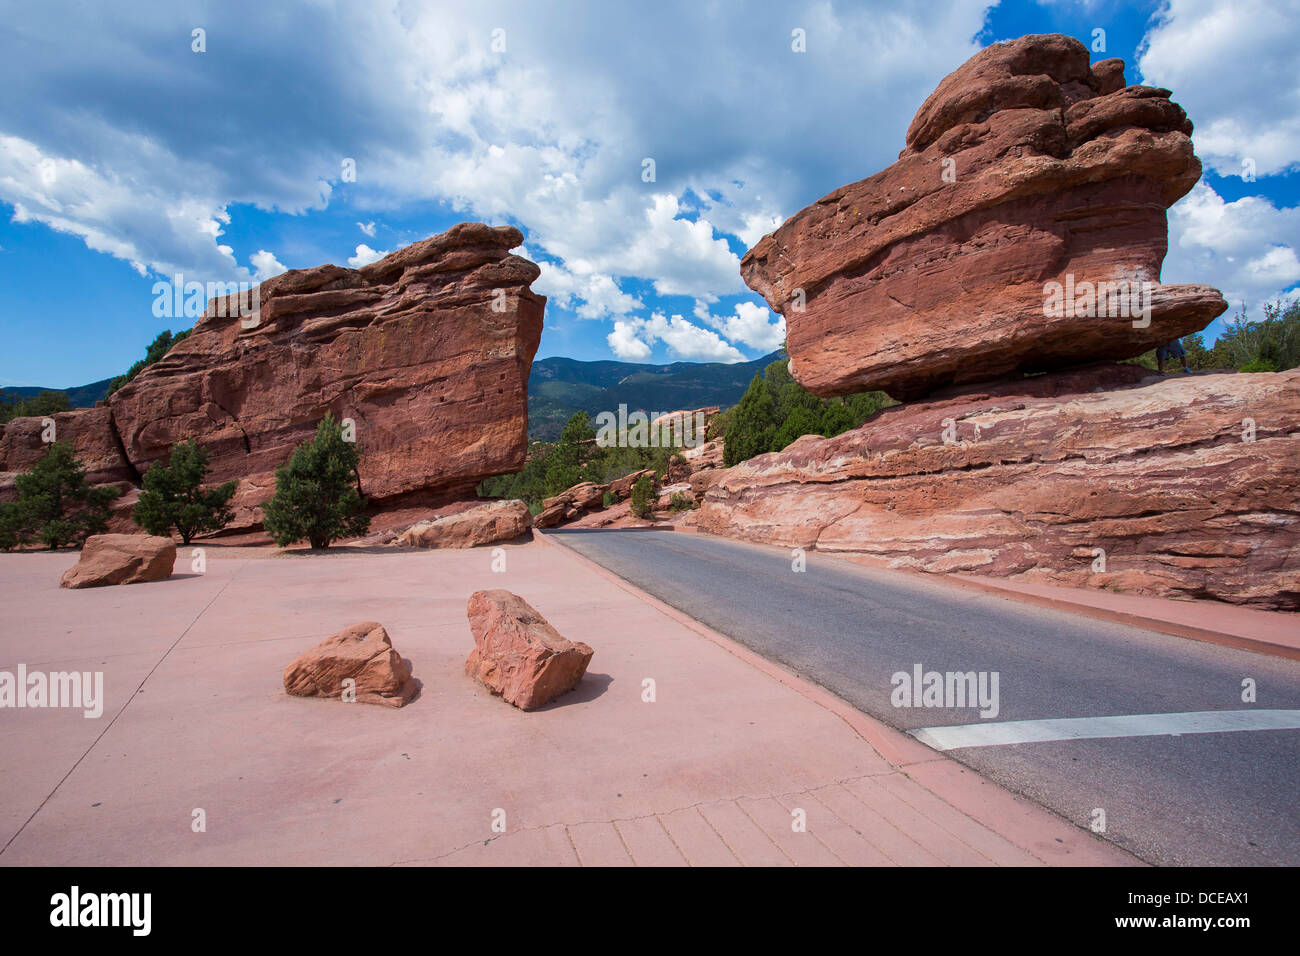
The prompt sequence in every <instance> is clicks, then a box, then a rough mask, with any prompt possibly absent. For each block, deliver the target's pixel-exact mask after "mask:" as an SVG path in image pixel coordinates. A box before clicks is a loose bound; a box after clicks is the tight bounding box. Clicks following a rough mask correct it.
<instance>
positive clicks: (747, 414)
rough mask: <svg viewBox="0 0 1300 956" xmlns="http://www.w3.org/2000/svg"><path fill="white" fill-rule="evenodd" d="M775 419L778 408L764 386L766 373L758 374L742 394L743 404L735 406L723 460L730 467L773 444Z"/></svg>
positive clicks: (725, 440) (724, 443)
mask: <svg viewBox="0 0 1300 956" xmlns="http://www.w3.org/2000/svg"><path fill="white" fill-rule="evenodd" d="M775 421H776V412H775V409H774V408H773V407H772V399H771V397H770V396H769V395H768V392H767V388H766V387H765V386H764V383H763V376H762V375H755V376H754V380H753V381H752V382H750V383H749V388H747V389H745V394H744V395H742V396H741V398H740V404H738V405H737V406H736V412H735V414H734V415H733V416H732V418H731V424H730V425H728V426H727V434H726V437H725V438H724V439H723V445H722V463H723V464H724V465H726V466H727V467H728V468H730V467H731V466H732V465H735V464H738V463H739V462H742V461H745V460H746V459H748V458H753V457H754V456H755V455H761V454H763V452H765V451H767V450H768V449H769V448H770V447H771V445H772V433H773V432H774V431H775V428H774V422H775Z"/></svg>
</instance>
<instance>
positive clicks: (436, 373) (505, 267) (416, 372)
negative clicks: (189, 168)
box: [0, 223, 546, 530]
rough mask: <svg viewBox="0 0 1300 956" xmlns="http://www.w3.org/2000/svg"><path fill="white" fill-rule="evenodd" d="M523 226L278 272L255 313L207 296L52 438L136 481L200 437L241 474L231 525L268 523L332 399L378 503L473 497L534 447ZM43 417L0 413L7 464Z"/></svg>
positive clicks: (0, 462)
mask: <svg viewBox="0 0 1300 956" xmlns="http://www.w3.org/2000/svg"><path fill="white" fill-rule="evenodd" d="M522 242H523V236H522V235H521V234H520V232H519V230H517V229H515V228H513V227H509V226H498V227H491V226H486V225H482V224H479V223H462V224H460V225H458V226H454V227H453V228H452V229H450V230H448V231H447V232H445V233H443V234H442V235H439V236H434V237H432V238H430V239H426V240H424V241H422V242H417V243H415V244H414V245H411V246H407V247H406V248H404V249H400V250H398V251H397V252H394V253H392V254H390V255H388V256H385V257H384V258H383V259H380V260H379V261H378V262H375V263H372V264H371V265H367V266H363V267H361V268H360V269H345V268H341V267H339V266H333V265H326V266H319V267H317V268H314V269H293V270H290V271H289V272H286V273H284V274H283V275H280V276H276V277H275V278H273V279H268V280H267V281H266V282H263V283H262V284H261V286H260V290H259V302H258V305H259V309H258V313H257V315H256V322H254V321H253V319H252V317H249V316H247V314H242V315H241V314H239V313H240V310H239V309H238V308H237V307H236V306H235V304H234V301H233V297H232V298H231V299H221V300H213V301H212V302H209V303H208V308H207V311H206V312H205V314H204V316H203V318H201V319H200V320H199V322H198V323H197V324H196V325H195V327H194V331H193V333H192V334H191V335H190V336H188V337H187V338H186V339H184V340H183V341H181V342H180V343H178V344H177V345H176V346H174V347H173V348H172V349H171V351H169V352H168V353H167V355H166V356H164V357H163V358H162V359H161V360H159V361H158V362H156V363H154V364H153V365H150V366H148V367H147V368H145V369H144V371H142V372H141V373H140V374H139V375H137V376H136V377H135V378H134V379H133V380H132V381H131V382H129V383H128V384H126V385H125V386H123V387H122V388H121V389H119V390H118V391H117V392H115V393H114V394H113V395H112V396H111V397H110V399H109V401H108V406H107V407H106V408H95V409H86V410H83V411H78V412H71V413H66V414H65V415H60V416H55V418H56V423H57V425H58V428H59V434H58V437H59V438H61V439H62V438H67V439H69V440H71V441H73V442H74V444H75V445H76V447H77V450H78V453H79V454H81V455H82V456H83V457H84V458H86V459H87V460H88V463H89V467H90V469H91V471H92V478H93V480H96V481H114V480H121V479H127V480H132V479H134V480H137V481H138V479H139V473H140V472H143V471H144V469H145V468H147V467H148V466H149V465H150V464H151V463H152V462H154V461H157V460H158V459H161V458H164V457H166V456H167V455H168V454H169V453H170V449H171V447H172V445H174V444H175V443H176V442H178V441H182V440H184V439H190V438H193V439H197V440H198V441H199V442H200V443H201V444H202V445H203V446H204V447H205V448H207V449H208V451H209V452H210V453H211V456H212V461H211V468H210V471H209V474H208V480H209V481H210V482H212V483H219V482H222V481H226V480H228V479H232V478H234V479H238V480H239V488H238V490H237V491H236V495H235V498H234V500H233V501H232V508H233V510H234V514H235V520H234V522H233V523H232V525H231V526H230V527H231V529H232V530H238V529H246V528H250V527H255V526H256V525H257V524H259V523H260V521H261V514H260V511H259V506H260V505H261V503H262V502H264V501H266V500H267V499H268V498H269V497H270V496H271V494H273V493H274V490H275V479H274V472H275V469H276V468H277V467H278V466H280V465H282V464H283V463H284V462H285V461H287V460H288V458H289V456H290V454H291V453H292V451H293V449H294V447H295V446H297V445H298V444H300V443H301V442H303V441H306V440H307V439H309V438H311V437H312V435H313V434H314V432H315V429H316V425H317V424H318V423H319V421H320V419H321V418H322V417H323V416H324V415H325V413H326V412H333V414H334V416H335V418H337V419H340V420H342V419H352V421H353V423H354V426H355V436H356V441H357V443H358V446H359V448H360V450H361V464H360V469H359V471H360V479H361V489H362V492H363V494H365V495H367V496H368V497H369V498H370V499H371V500H372V502H373V503H374V504H375V505H376V506H377V507H379V508H386V507H392V508H397V507H403V506H406V505H410V504H413V503H428V504H437V503H439V502H445V501H447V500H450V499H452V498H454V497H460V496H470V497H472V496H473V491H472V489H473V487H474V485H475V484H477V483H478V482H479V481H481V480H482V479H483V478H486V477H489V476H491V475H497V474H505V473H509V472H513V471H517V470H519V469H520V468H521V467H522V466H523V463H524V457H525V454H526V451H527V426H528V411H527V388H528V372H529V369H530V367H531V365H532V360H533V355H534V354H535V353H536V351H537V344H538V341H539V339H540V337H541V331H542V312H543V309H544V307H545V304H546V299H545V297H544V296H541V295H537V294H536V293H534V292H532V291H531V290H530V289H529V284H530V283H531V282H532V281H533V280H534V279H535V278H537V276H538V275H539V272H540V270H539V269H538V268H537V266H536V265H534V264H533V263H531V262H529V261H528V260H526V259H522V258H520V257H519V256H515V255H511V254H510V253H509V250H510V249H511V248H514V247H515V246H518V245H519V244H520V243H522ZM243 305H244V307H245V313H246V312H247V300H245V302H244V303H243ZM39 422H40V420H39V419H19V420H16V421H15V422H12V423H10V424H9V425H7V426H6V427H5V430H4V434H3V436H0V471H7V472H14V471H19V470H22V469H25V468H27V467H30V459H31V457H32V456H33V455H34V454H38V453H39V430H40V424H39ZM33 435H34V436H36V437H35V442H36V444H33V437H32V436H33Z"/></svg>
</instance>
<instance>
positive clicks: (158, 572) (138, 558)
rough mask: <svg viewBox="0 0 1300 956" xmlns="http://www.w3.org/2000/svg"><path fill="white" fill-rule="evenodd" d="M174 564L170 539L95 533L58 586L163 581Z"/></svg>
mask: <svg viewBox="0 0 1300 956" xmlns="http://www.w3.org/2000/svg"><path fill="white" fill-rule="evenodd" d="M175 565H176V545H175V543H174V542H173V541H172V539H171V538H160V537H158V536H156V535H150V534H96V535H91V536H90V537H89V538H87V539H86V543H85V544H84V545H82V547H81V557H80V559H79V560H78V561H77V563H76V564H75V565H73V566H72V567H70V568H68V570H67V571H65V572H64V573H63V579H62V580H61V581H60V582H59V586H60V587H65V588H74V589H75V588H98V587H105V586H106V585H110V584H142V583H144V582H146V581H164V580H166V579H167V578H169V577H171V573H172V568H173V567H175Z"/></svg>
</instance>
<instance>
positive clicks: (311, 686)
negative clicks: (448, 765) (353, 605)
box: [284, 621, 416, 707]
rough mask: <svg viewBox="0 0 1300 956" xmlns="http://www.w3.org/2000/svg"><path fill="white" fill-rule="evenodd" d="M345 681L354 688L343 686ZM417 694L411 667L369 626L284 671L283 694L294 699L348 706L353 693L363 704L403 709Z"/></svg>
mask: <svg viewBox="0 0 1300 956" xmlns="http://www.w3.org/2000/svg"><path fill="white" fill-rule="evenodd" d="M348 678H351V679H352V680H353V681H355V682H356V683H355V685H350V686H345V685H344V683H343V682H344V681H345V680H347V679H348ZM415 689H416V684H415V681H414V680H412V679H411V666H410V665H409V664H407V663H406V661H404V660H402V656H401V655H400V654H398V653H397V651H395V650H393V642H392V641H391V640H389V637H388V632H387V631H385V630H384V629H383V627H381V626H380V625H378V624H376V623H375V622H373V621H366V622H363V623H361V624H353V625H351V626H350V627H345V628H344V629H343V630H341V631H339V632H338V633H337V634H335V635H333V636H332V637H327V638H326V639H325V640H323V641H321V643H319V644H317V645H316V646H315V647H313V648H312V649H311V650H309V651H306V652H304V653H302V654H299V655H298V656H297V657H296V658H294V660H293V663H291V664H290V665H289V666H288V667H286V668H285V669H284V690H285V693H287V694H292V695H293V696H295V697H334V698H337V699H339V700H350V699H353V698H352V694H353V693H355V700H357V701H359V702H361V703H363V704H383V705H384V706H386V707H401V706H402V705H403V704H406V703H409V702H410V700H411V698H412V697H413V696H414V695H415ZM345 691H346V692H347V693H346V695H345Z"/></svg>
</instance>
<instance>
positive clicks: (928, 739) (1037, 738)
mask: <svg viewBox="0 0 1300 956" xmlns="http://www.w3.org/2000/svg"><path fill="white" fill-rule="evenodd" d="M1297 729H1300V710H1198V711H1193V712H1191V713H1186V714H1129V715H1127V716H1120V717H1063V718H1060V719H1057V720H1004V721H998V722H996V723H982V724H954V725H952V726H949V727H922V728H920V729H919V730H910V731H908V733H910V734H911V735H912V736H913V737H915V738H916V739H917V740H919V741H921V743H923V744H925V745H926V746H928V747H932V748H934V749H935V750H956V749H957V748H959V747H1001V746H1004V745H1006V744H1037V743H1044V742H1046V741H1050V740H1090V739H1095V738H1098V737H1160V736H1165V735H1172V736H1175V737H1176V736H1178V735H1179V734H1221V733H1227V732H1229V731H1235V730H1297Z"/></svg>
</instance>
